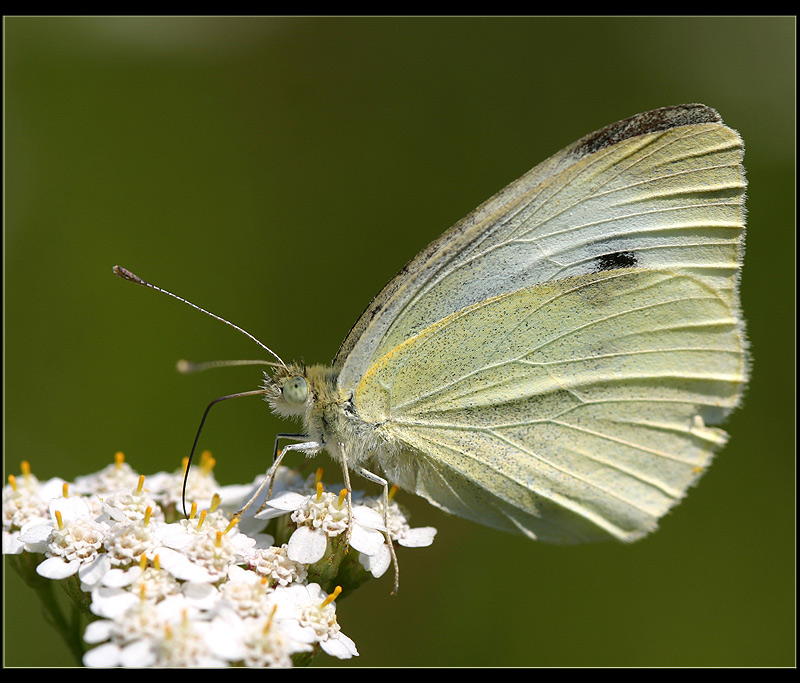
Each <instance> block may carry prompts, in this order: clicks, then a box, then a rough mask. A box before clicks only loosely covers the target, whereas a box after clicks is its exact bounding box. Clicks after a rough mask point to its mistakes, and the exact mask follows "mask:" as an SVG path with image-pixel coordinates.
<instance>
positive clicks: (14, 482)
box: [8, 474, 17, 491]
mask: <svg viewBox="0 0 800 683" xmlns="http://www.w3.org/2000/svg"><path fill="white" fill-rule="evenodd" d="M8 483H9V484H11V488H12V489H14V490H15V491H16V490H17V478H16V477H15V476H14V475H13V474H9V475H8Z"/></svg>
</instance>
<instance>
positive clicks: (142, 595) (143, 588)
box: [139, 583, 147, 602]
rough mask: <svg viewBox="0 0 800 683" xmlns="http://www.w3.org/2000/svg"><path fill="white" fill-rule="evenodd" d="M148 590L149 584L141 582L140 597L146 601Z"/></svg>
mask: <svg viewBox="0 0 800 683" xmlns="http://www.w3.org/2000/svg"><path fill="white" fill-rule="evenodd" d="M146 591H147V584H145V583H140V584H139V599H140V600H141V601H142V602H144V599H145V597H146V596H145V592H146Z"/></svg>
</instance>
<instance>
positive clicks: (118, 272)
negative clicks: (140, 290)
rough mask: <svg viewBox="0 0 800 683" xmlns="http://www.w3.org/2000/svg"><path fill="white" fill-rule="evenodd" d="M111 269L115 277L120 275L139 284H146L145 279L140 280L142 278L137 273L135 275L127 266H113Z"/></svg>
mask: <svg viewBox="0 0 800 683" xmlns="http://www.w3.org/2000/svg"><path fill="white" fill-rule="evenodd" d="M111 270H112V271H113V272H114V275H116V276H117V277H121V278H122V279H123V280H128V281H130V282H135V283H136V284H139V285H143V284H146V283H145V281H144V280H142V278H140V277H139V276H138V275H135V274H134V273H132V272H131V271H129V270H128V269H127V268H123V267H122V266H114V267H113V268H112V269H111Z"/></svg>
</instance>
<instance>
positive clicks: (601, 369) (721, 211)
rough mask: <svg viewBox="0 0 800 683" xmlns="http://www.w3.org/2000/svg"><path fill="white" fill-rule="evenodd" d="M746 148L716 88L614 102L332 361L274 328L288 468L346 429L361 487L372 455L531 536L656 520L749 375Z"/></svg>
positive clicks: (336, 450)
mask: <svg viewBox="0 0 800 683" xmlns="http://www.w3.org/2000/svg"><path fill="white" fill-rule="evenodd" d="M742 159H743V144H742V141H741V139H740V137H739V135H738V134H737V133H736V132H735V131H734V130H732V129H731V128H729V127H727V126H726V125H725V124H724V123H723V122H722V119H721V117H720V116H719V114H718V113H717V112H716V111H715V110H714V109H712V108H710V107H707V106H704V105H700V104H689V105H679V106H673V107H666V108H662V109H656V110H653V111H649V112H645V113H642V114H638V115H636V116H633V117H631V118H628V119H625V120H622V121H619V122H617V123H613V124H611V125H609V126H606V127H605V128H601V129H600V130H598V131H596V132H594V133H591V134H589V135H587V136H585V137H583V138H581V139H580V140H578V141H577V142H574V143H573V144H571V145H569V146H568V147H566V148H565V149H563V150H561V151H560V152H558V153H556V154H555V155H554V156H552V157H550V158H549V159H547V160H546V161H544V162H542V163H541V164H539V165H538V166H536V167H535V168H533V169H532V170H531V171H529V172H528V173H526V174H525V175H523V176H522V177H521V178H519V179H518V180H515V181H514V182H512V183H511V184H510V185H508V186H507V187H505V188H504V189H502V190H501V191H500V192H498V193H497V194H496V195H494V196H493V197H491V198H490V199H488V200H487V201H486V202H484V203H483V204H481V205H480V206H479V207H478V208H477V209H475V210H474V211H473V212H472V213H470V214H469V215H468V216H467V217H466V218H464V219H463V220H461V221H459V222H458V223H456V224H455V225H454V226H453V227H452V228H450V229H449V230H448V231H447V232H445V233H444V234H443V235H441V237H439V238H438V239H436V240H435V241H433V242H432V243H431V244H430V245H429V246H427V247H426V248H425V249H423V250H422V251H421V252H420V253H419V254H418V255H417V256H416V257H414V258H413V259H412V260H411V261H410V262H409V263H408V264H407V265H406V266H405V267H404V268H403V269H402V270H401V271H400V272H399V273H397V275H395V277H394V278H393V279H392V280H391V281H390V282H389V283H388V284H387V285H386V286H385V287H384V288H383V290H382V291H381V292H380V293H379V294H378V295H377V296H376V297H375V298H374V299H373V300H372V302H371V303H370V304H369V306H367V308H366V310H365V311H364V313H363V314H362V315H361V317H360V318H359V319H358V321H357V322H356V323H355V325H354V326H353V328H352V329H351V331H350V333H349V334H348V335H347V337H346V338H345V340H344V342H343V343H342V345H341V347H340V348H339V351H338V353H337V354H336V357H335V358H334V360H333V363H332V364H331V365H309V366H306V365H303V364H297V363H285V362H284V361H283V360H282V359H281V358H280V357H279V356H277V354H275V353H274V352H273V351H271V350H270V349H269V348H267V347H265V346H263V345H262V347H263V348H265V349H266V350H267V351H268V352H269V353H270V354H271V355H272V356H274V358H275V359H276V360H275V362H270V364H271V365H272V368H271V370H270V371H269V372H265V373H264V380H263V384H262V386H261V387H260V388H259V390H258V391H255V392H249V393H256V394H261V395H263V396H264V398H265V399H266V400H267V401H268V402H269V404H270V406H271V407H272V409H273V411H275V412H276V413H278V414H280V415H282V416H286V417H294V418H299V419H300V421H301V422H302V424H303V434H302V435H296V437H295V441H296V442H295V443H291V444H289V445H287V446H285V447H284V448H283V449H281V451H280V452H279V454H278V457H277V459H276V461H275V462H274V464H273V466H272V467H271V468H270V471H269V472H268V477H271V476H274V473H275V471H276V468H277V467H278V465H279V462H280V459H281V458H282V457H283V455H284V454H285V453H286V452H289V451H292V450H295V451H302V452H304V453H306V454H316V453H317V452H320V451H323V450H325V451H328V453H329V454H330V455H331V456H333V458H334V459H335V460H338V461H339V462H340V463H341V465H342V470H343V473H344V477H345V483H346V484H347V488H348V489H349V488H350V485H349V472H350V471H352V472H355V473H358V474H360V475H362V476H365V477H367V478H368V479H371V480H372V481H376V482H378V483H380V484H382V485H383V486H384V492H385V491H386V486H387V482H388V483H392V484H396V485H398V486H399V487H400V488H401V489H405V490H407V491H410V492H413V493H415V494H417V495H419V496H421V497H423V498H425V499H427V500H428V501H430V502H431V503H432V504H434V505H435V506H437V507H439V508H441V509H443V510H445V511H447V512H449V513H452V514H455V515H458V516H460V517H464V518H466V519H470V520H473V521H475V522H479V523H481V524H485V525H488V526H490V527H495V528H498V529H502V530H505V531H511V532H518V533H522V534H524V535H525V536H528V537H530V538H531V539H536V540H541V541H548V542H554V543H575V542H584V541H597V540H603V539H617V540H620V541H634V540H636V539H639V538H641V537H642V536H644V535H646V534H648V533H649V532H651V531H652V530H653V529H654V528H655V527H656V526H657V523H658V520H659V519H660V518H661V517H662V516H663V515H664V514H665V513H666V512H667V511H668V510H669V509H670V508H672V506H673V505H675V504H676V503H677V502H678V501H680V500H681V498H682V497H683V496H684V494H685V493H686V491H687V489H689V488H690V487H691V486H692V485H693V484H695V483H696V482H697V480H698V478H699V477H700V476H701V475H702V473H703V472H704V471H705V470H706V468H707V467H708V466H709V464H710V462H711V460H712V457H713V455H714V453H715V452H716V451H717V450H719V449H720V448H721V447H722V446H723V445H724V444H725V442H726V439H727V435H726V434H725V432H724V431H723V430H722V429H720V428H719V427H718V426H717V425H719V424H720V423H722V422H723V421H724V419H725V418H726V417H727V415H728V414H729V413H730V412H731V411H732V410H733V409H734V408H735V407H736V406H737V405H738V404H739V403H740V401H741V398H742V394H743V391H744V389H745V386H746V384H747V378H748V370H749V367H748V366H749V361H748V354H747V341H746V336H745V324H744V320H743V318H742V314H741V310H740V302H739V280H740V271H741V267H742V254H743V246H744V233H745V207H744V193H745V185H746V183H745V175H744V168H743V165H742ZM115 272H117V274H118V275H122V276H123V277H126V278H127V279H133V280H134V281H139V283H140V284H147V285H148V286H152V285H149V283H146V282H144V281H141V280H140V279H139V278H137V277H136V276H134V275H133V274H132V273H130V272H129V271H126V270H125V269H121V268H118V267H115ZM156 289H158V288H156ZM162 291H164V290H162ZM167 293H169V292H167ZM173 296H174V295H173ZM201 310H202V309H201ZM215 317H216V316H215ZM234 327H235V326H234ZM237 329H240V331H243V330H241V328H237ZM245 334H248V336H251V335H249V333H246V332H245ZM251 338H253V339H255V338H254V337H252V336H251ZM256 341H257V340H256ZM258 343H259V344H260V342H258Z"/></svg>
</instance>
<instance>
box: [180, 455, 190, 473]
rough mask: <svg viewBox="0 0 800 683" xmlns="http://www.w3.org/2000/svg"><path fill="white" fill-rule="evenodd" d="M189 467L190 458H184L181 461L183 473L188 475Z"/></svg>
mask: <svg viewBox="0 0 800 683" xmlns="http://www.w3.org/2000/svg"><path fill="white" fill-rule="evenodd" d="M187 467H189V458H188V456H187V457H184V458H182V459H181V471H182V472H183V473H184V474H186V468H187Z"/></svg>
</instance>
